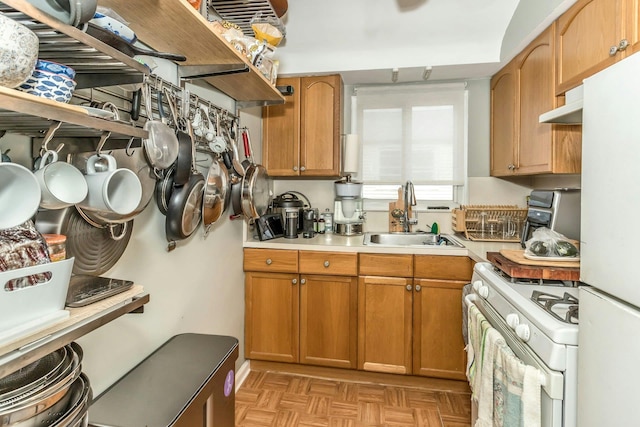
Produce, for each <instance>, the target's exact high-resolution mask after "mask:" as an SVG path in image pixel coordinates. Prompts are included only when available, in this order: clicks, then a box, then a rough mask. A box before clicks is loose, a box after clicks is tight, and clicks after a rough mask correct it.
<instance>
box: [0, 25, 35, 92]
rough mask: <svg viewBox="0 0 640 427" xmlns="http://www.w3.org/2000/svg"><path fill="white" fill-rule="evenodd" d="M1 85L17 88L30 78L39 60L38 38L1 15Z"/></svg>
mask: <svg viewBox="0 0 640 427" xmlns="http://www.w3.org/2000/svg"><path fill="white" fill-rule="evenodd" d="M0 40H2V43H1V44H0V85H1V86H5V87H9V88H15V87H17V86H20V85H21V84H22V83H23V82H24V81H25V80H27V79H28V78H29V76H30V75H31V73H32V72H33V69H34V67H35V65H36V61H37V59H38V45H39V43H38V36H36V35H35V33H34V32H33V31H31V30H30V29H28V28H27V27H25V26H24V25H22V24H20V23H18V22H16V21H14V20H13V19H11V18H7V17H6V16H4V15H1V14H0Z"/></svg>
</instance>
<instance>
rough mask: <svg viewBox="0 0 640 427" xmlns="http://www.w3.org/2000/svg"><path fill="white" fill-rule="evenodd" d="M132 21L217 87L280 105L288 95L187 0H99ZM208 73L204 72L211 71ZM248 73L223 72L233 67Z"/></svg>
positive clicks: (144, 36) (147, 40)
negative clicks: (228, 41)
mask: <svg viewBox="0 0 640 427" xmlns="http://www.w3.org/2000/svg"><path fill="white" fill-rule="evenodd" d="M100 5H101V6H105V7H109V8H111V9H113V10H114V11H115V12H117V13H118V14H119V15H120V16H122V17H123V18H124V19H125V20H127V21H128V22H129V26H130V27H131V29H132V30H133V31H134V32H135V33H136V35H137V36H138V39H139V40H140V41H141V42H142V43H144V44H146V45H148V46H150V47H152V48H153V49H155V50H157V51H163V52H171V53H177V54H182V55H184V56H186V57H187V60H186V61H185V62H181V63H180V64H179V65H180V66H184V68H185V69H187V68H190V67H194V68H195V67H198V69H199V71H200V72H199V73H198V74H200V75H204V74H214V73H221V74H220V75H215V76H212V77H203V78H204V80H205V81H207V82H208V83H209V84H211V85H212V86H213V87H215V88H216V89H218V90H220V91H221V92H223V93H225V94H226V95H228V96H229V97H231V98H233V99H235V100H236V101H238V102H239V103H240V104H242V105H250V104H253V105H269V104H282V103H284V97H283V96H282V94H281V93H280V92H279V91H278V90H277V89H276V88H275V86H273V85H271V83H270V82H269V81H268V80H267V79H266V78H265V77H264V76H263V75H262V73H260V71H258V69H257V68H256V67H254V66H253V65H252V64H249V63H248V62H247V60H246V59H245V58H243V56H242V55H241V53H240V52H238V51H236V50H235V49H234V48H233V47H231V46H230V45H229V44H228V43H227V41H226V40H224V39H223V38H221V37H220V36H218V35H217V34H216V33H214V32H213V31H212V29H211V24H210V23H209V22H208V21H207V20H206V19H205V18H204V17H203V16H202V15H200V14H199V13H198V11H197V10H195V9H194V8H193V7H192V6H190V5H189V3H187V1H186V0H171V1H153V0H139V1H129V0H101V1H100ZM207 69H208V73H207V72H206V71H205V72H202V70H207ZM238 69H240V70H241V69H246V72H239V73H234V74H225V73H228V72H230V71H231V70H238Z"/></svg>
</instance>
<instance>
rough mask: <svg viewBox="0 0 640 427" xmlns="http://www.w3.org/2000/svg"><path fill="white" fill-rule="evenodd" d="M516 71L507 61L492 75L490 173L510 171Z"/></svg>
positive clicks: (514, 125)
mask: <svg viewBox="0 0 640 427" xmlns="http://www.w3.org/2000/svg"><path fill="white" fill-rule="evenodd" d="M515 79H516V73H515V67H514V64H513V63H509V64H507V66H505V67H504V68H503V69H502V70H500V71H499V72H498V73H497V74H496V75H494V76H493V78H492V79H491V175H492V176H509V175H513V173H514V169H515V158H516V146H515V142H516V123H515V120H514V115H513V112H514V111H515V108H516V81H515Z"/></svg>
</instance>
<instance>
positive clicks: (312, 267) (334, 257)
mask: <svg viewBox="0 0 640 427" xmlns="http://www.w3.org/2000/svg"><path fill="white" fill-rule="evenodd" d="M299 254H300V273H307V274H329V275H332V276H356V275H357V274H358V254H356V253H344V252H320V251H300V253H299Z"/></svg>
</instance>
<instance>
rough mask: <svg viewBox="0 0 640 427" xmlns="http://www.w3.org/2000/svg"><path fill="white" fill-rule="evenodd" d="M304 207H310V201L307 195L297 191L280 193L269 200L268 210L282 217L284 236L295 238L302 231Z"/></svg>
mask: <svg viewBox="0 0 640 427" xmlns="http://www.w3.org/2000/svg"><path fill="white" fill-rule="evenodd" d="M298 196H300V197H298ZM303 199H304V201H303ZM305 207H306V208H311V203H310V202H309V199H308V198H307V196H305V195H304V194H302V193H299V192H297V191H287V192H286V193H282V194H280V195H279V196H277V197H276V198H274V199H273V201H272V202H271V209H270V212H271V213H274V214H280V216H281V217H282V223H283V224H284V237H285V238H287V239H296V238H297V237H298V234H299V233H302V232H303V231H304V227H303V218H304V212H305Z"/></svg>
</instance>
